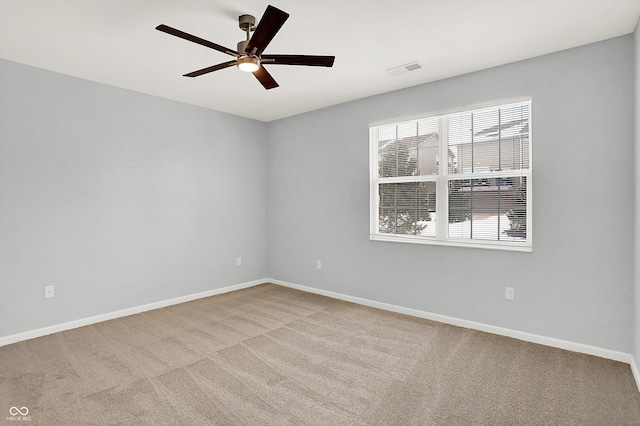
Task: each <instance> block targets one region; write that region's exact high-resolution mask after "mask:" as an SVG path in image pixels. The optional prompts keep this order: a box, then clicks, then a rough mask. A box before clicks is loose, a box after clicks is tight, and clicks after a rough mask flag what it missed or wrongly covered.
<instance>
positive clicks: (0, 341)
mask: <svg viewBox="0 0 640 426" xmlns="http://www.w3.org/2000/svg"><path fill="white" fill-rule="evenodd" d="M266 282H267V281H265V280H256V281H249V282H245V283H240V284H235V285H231V286H228V287H222V288H216V289H213V290H207V291H203V292H201V293H195V294H188V295H186V296H180V297H176V298H173V299H168V300H161V301H159V302H153V303H149V304H146V305H142V306H134V307H132V308H127V309H122V310H120V311H115V312H108V313H106V314H101V315H96V316H93V317H88V318H81V319H78V320H74V321H69V322H64V323H61V324H55V325H52V326H49V327H43V328H38V329H36V330H30V331H26V332H24V333H18V334H12V335H10V336H6V337H0V346H5V345H10V344H12V343H17V342H21V341H23V340H29V339H34V338H36V337H41V336H46V335H48V334H52V333H57V332H59V331H65V330H71V329H73V328H78V327H83V326H85V325H91V324H95V323H98V322H102V321H107V320H111V319H115V318H122V317H126V316H129V315H133V314H138V313H140V312H146V311H151V310H153V309H159V308H164V307H166V306H171V305H177V304H179V303H184V302H190V301H192V300H196V299H202V298H204V297H209V296H215V295H217V294H223V293H228V292H230V291H235V290H240V289H243V288H248V287H253V286H255V285H258V284H264V283H266Z"/></svg>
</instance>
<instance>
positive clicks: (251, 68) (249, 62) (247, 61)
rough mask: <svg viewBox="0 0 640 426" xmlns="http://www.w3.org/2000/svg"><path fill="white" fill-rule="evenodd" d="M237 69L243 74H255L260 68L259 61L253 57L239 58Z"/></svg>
mask: <svg viewBox="0 0 640 426" xmlns="http://www.w3.org/2000/svg"><path fill="white" fill-rule="evenodd" d="M238 68H240V70H241V71H244V72H255V71H258V68H260V61H259V60H258V58H256V57H253V56H241V57H239V58H238Z"/></svg>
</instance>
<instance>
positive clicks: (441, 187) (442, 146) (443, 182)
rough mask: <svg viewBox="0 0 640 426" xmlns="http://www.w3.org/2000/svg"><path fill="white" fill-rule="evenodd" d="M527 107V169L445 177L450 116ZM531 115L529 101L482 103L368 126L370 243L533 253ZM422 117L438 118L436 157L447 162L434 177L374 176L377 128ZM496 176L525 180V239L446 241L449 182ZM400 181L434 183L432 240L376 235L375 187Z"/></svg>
mask: <svg viewBox="0 0 640 426" xmlns="http://www.w3.org/2000/svg"><path fill="white" fill-rule="evenodd" d="M521 104H528V105H529V144H528V145H529V146H528V158H529V168H528V169H524V170H504V171H492V172H475V173H462V171H459V173H457V174H449V170H448V162H449V155H448V137H447V134H446V132H447V120H448V118H449V117H450V116H453V115H457V114H460V113H471V112H474V113H475V112H482V111H486V110H490V109H495V108H498V107H509V106H513V105H521ZM531 116H532V114H531V99H530V98H525V99H515V100H510V101H503V102H496V103H491V104H485V105H482V106H475V107H468V108H463V109H458V110H453V111H447V112H441V113H437V114H428V115H421V116H417V117H411V118H405V119H398V120H389V121H385V122H379V123H373V124H371V125H370V126H369V154H370V158H369V175H370V184H369V187H370V197H369V199H370V213H369V217H370V237H369V239H370V240H373V241H390V242H403V243H413V244H429V245H440V246H455V247H473V248H484V249H494V250H509V251H521V252H532V251H533V226H532V225H533V181H532V170H533V156H532V145H533V142H532V140H533V136H532V125H531V120H532V117H531ZM426 118H438V119H439V134H440V143H439V151H438V158H439V159H442V158H445V159H447V161H440V162H439V165H438V175H422V176H401V177H386V178H379V177H378V158H379V154H378V130H379V129H380V128H381V127H384V126H388V125H392V124H397V125H400V124H406V123H409V122H415V121H417V120H421V119H426ZM496 177H498V178H499V177H505V178H506V177H525V178H526V197H527V200H526V203H527V204H526V205H527V237H526V241H523V242H514V241H491V240H479V239H456V238H450V237H449V236H448V233H449V196H448V195H449V181H450V180H457V179H482V178H496ZM401 182H435V183H436V221H435V222H436V227H435V228H436V230H435V237H425V236H419V235H405V234H387V233H380V232H379V196H378V191H379V185H380V183H401Z"/></svg>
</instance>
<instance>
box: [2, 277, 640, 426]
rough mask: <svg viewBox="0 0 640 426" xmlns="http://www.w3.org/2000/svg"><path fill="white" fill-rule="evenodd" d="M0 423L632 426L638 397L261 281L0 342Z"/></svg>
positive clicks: (610, 383) (628, 381) (600, 379)
mask: <svg viewBox="0 0 640 426" xmlns="http://www.w3.org/2000/svg"><path fill="white" fill-rule="evenodd" d="M12 407H16V408H20V409H22V407H26V408H28V410H29V413H28V418H30V420H28V423H26V422H25V421H22V420H17V418H18V417H20V414H17V415H16V416H14V417H11V415H10V411H11V409H12ZM13 412H14V413H15V412H16V411H15V409H14V410H13ZM23 412H24V410H23ZM0 424H6V425H16V424H23V425H24V424H30V425H35V424H38V425H94V424H95V425H112V424H121V425H130V424H136V425H138V424H144V425H282V424H295V425H306V424H308V425H485V424H486V425H640V393H639V392H638V389H637V387H636V385H635V382H634V381H633V377H632V374H631V370H630V367H629V365H627V364H624V363H619V362H614V361H610V360H606V359H602V358H597V357H593V356H588V355H582V354H577V353H572V352H567V351H563V350H559V349H553V348H549V347H545V346H540V345H536V344H532V343H526V342H522V341H519V340H514V339H510V338H506V337H500V336H495V335H491V334H487V333H482V332H478V331H473V330H467V329H462V328H458V327H453V326H449V325H444V324H440V323H436V322H432V321H427V320H422V319H417V318H412V317H408V316H403V315H398V314H394V313H389V312H385V311H381V310H376V309H372V308H367V307H363V306H358V305H354V304H350V303H347V302H342V301H338V300H334V299H330V298H326V297H322V296H318V295H313V294H308V293H304V292H299V291H296V290H292V289H288V288H284V287H280V286H276V285H272V284H265V285H260V286H257V287H253V288H249V289H246V290H240V291H236V292H233V293H227V294H223V295H219V296H214V297H209V298H206V299H200V300H197V301H193V302H189V303H184V304H181V305H176V306H172V307H168V308H164V309H158V310H155V311H150V312H146V313H142V314H138V315H132V316H129V317H125V318H120V319H116V320H111V321H106V322H102V323H99V324H95V325H91V326H86V327H82V328H78V329H75V330H70V331H65V332H61V333H57V334H53V335H50V336H45V337H41V338H37V339H33V340H29V341H25V342H21V343H16V344H13V345H8V346H5V347H2V348H0Z"/></svg>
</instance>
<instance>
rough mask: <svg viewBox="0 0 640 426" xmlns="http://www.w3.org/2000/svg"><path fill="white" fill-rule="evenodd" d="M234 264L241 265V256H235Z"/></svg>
mask: <svg viewBox="0 0 640 426" xmlns="http://www.w3.org/2000/svg"><path fill="white" fill-rule="evenodd" d="M236 265H238V266H240V265H242V258H241V257H240V256H238V257H236Z"/></svg>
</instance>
